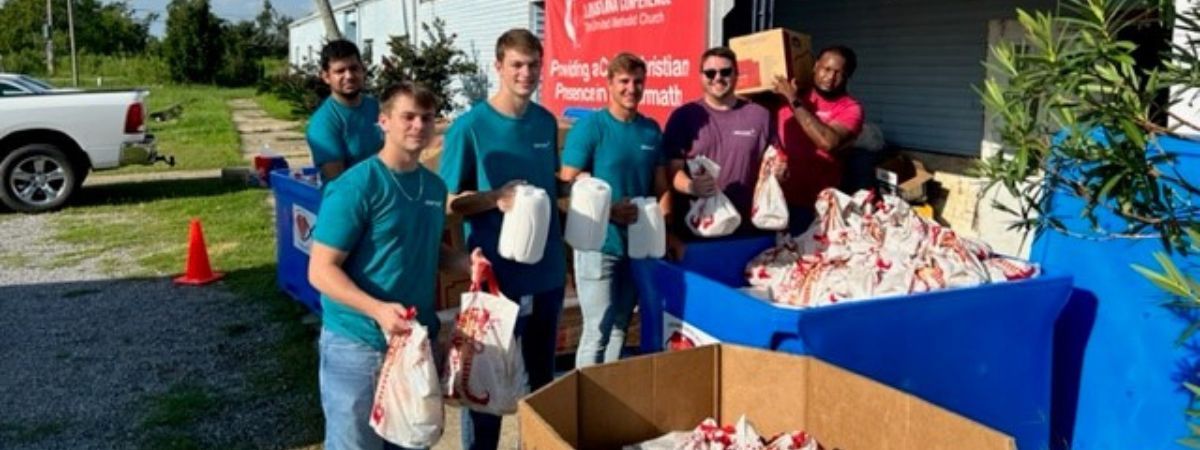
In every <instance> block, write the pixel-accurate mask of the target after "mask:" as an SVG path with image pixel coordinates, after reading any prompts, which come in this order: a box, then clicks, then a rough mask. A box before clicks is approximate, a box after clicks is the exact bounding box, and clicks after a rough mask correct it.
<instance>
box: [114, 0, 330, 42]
mask: <svg viewBox="0 0 1200 450" xmlns="http://www.w3.org/2000/svg"><path fill="white" fill-rule="evenodd" d="M104 3H126V4H128V5H129V6H130V7H132V8H133V10H134V11H135V12H136V13H137V15H138V17H143V16H145V15H146V14H150V13H158V20H157V21H156V22H155V23H153V24H151V26H150V33H151V34H153V35H155V36H162V35H163V32H164V30H165V27H166V22H167V3H170V0H104ZM209 3H210V4H211V5H212V9H213V14H216V15H217V17H220V18H222V19H225V20H228V21H232V22H237V21H241V20H254V16H256V15H258V13H259V11H261V10H262V0H209ZM337 3H341V0H332V1H330V4H337ZM271 6H273V7H274V8H275V10H277V11H279V12H280V13H281V14H283V15H285V16H290V17H291V18H293V19H298V18H301V17H304V16H307V15H309V14H311V13H312V12H313V11H314V10H316V6H315V3H314V2H313V0H271Z"/></svg>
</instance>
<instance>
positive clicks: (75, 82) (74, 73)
mask: <svg viewBox="0 0 1200 450" xmlns="http://www.w3.org/2000/svg"><path fill="white" fill-rule="evenodd" d="M72 3H75V0H67V28H69V29H70V30H69V31H70V33H71V85H72V86H75V87H79V61H78V60H77V59H76V57H77V56H78V55H76V54H75V13H74V11H73V10H72V8H71V4H72Z"/></svg>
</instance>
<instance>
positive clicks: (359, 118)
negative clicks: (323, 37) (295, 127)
mask: <svg viewBox="0 0 1200 450" xmlns="http://www.w3.org/2000/svg"><path fill="white" fill-rule="evenodd" d="M365 74H366V69H364V67H363V62H362V57H361V56H360V55H359V53H358V47H357V46H355V45H354V43H352V42H350V41H346V40H336V41H332V42H330V43H328V44H325V47H324V48H322V49H321V80H322V81H324V82H325V84H327V85H329V91H330V93H329V97H326V98H325V100H324V101H322V102H321V106H319V107H318V108H317V110H316V111H315V112H313V115H312V117H310V118H309V119H308V129H307V131H306V133H305V138H306V139H307V140H308V148H309V150H310V151H311V152H312V160H313V165H314V166H316V167H317V168H318V169H320V171H321V177H322V178H324V179H325V180H326V181H330V180H333V179H334V178H337V176H338V175H340V174H341V173H342V172H344V171H345V170H346V169H348V168H350V166H353V165H355V164H357V163H359V162H361V161H365V160H366V159H367V158H370V157H372V156H375V154H376V153H378V152H379V149H380V148H381V147H383V134H382V132H381V131H380V130H379V125H378V121H379V102H378V101H376V100H375V98H374V97H372V96H370V95H367V94H364V93H362V89H363V84H364V80H365Z"/></svg>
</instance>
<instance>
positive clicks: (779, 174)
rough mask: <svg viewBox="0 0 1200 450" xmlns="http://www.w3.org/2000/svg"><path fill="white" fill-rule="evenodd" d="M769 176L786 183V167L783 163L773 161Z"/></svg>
mask: <svg viewBox="0 0 1200 450" xmlns="http://www.w3.org/2000/svg"><path fill="white" fill-rule="evenodd" d="M771 175H774V176H775V179H776V180H779V181H786V180H787V177H788V167H787V164H786V163H784V162H783V161H775V163H774V164H772V165H771Z"/></svg>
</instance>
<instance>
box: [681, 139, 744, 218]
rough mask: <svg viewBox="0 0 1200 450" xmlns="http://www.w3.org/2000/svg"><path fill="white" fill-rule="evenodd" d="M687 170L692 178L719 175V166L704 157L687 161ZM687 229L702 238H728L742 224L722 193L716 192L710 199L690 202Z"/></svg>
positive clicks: (734, 209) (735, 210)
mask: <svg viewBox="0 0 1200 450" xmlns="http://www.w3.org/2000/svg"><path fill="white" fill-rule="evenodd" d="M688 169H689V170H690V171H691V173H692V175H693V176H696V175H701V174H705V173H707V174H710V175H712V177H713V178H714V179H715V178H717V177H718V176H719V175H720V174H721V166H719V165H717V163H716V162H713V160H711V159H708V158H707V157H705V156H697V157H695V158H692V159H689V160H688ZM685 220H687V224H688V228H691V230H692V233H695V234H696V235H697V236H702V237H721V236H728V235H729V234H731V233H733V232H734V231H736V230H737V228H738V225H741V224H742V215H741V214H739V213H738V211H737V208H734V206H733V202H730V201H729V197H726V196H725V194H724V193H722V192H718V193H717V195H714V196H712V197H702V198H697V199H695V200H692V206H691V208H690V209H688V213H687V216H686V217H685Z"/></svg>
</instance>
